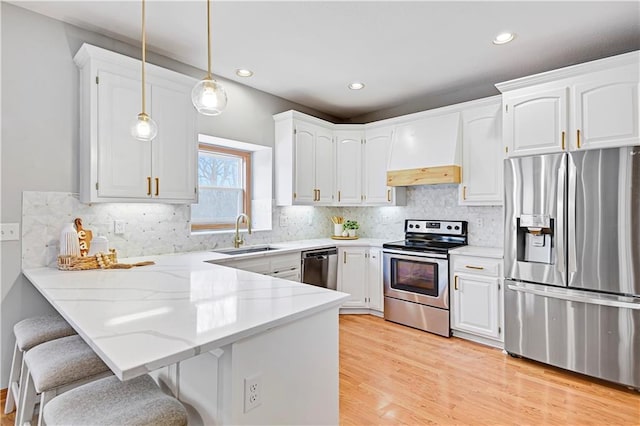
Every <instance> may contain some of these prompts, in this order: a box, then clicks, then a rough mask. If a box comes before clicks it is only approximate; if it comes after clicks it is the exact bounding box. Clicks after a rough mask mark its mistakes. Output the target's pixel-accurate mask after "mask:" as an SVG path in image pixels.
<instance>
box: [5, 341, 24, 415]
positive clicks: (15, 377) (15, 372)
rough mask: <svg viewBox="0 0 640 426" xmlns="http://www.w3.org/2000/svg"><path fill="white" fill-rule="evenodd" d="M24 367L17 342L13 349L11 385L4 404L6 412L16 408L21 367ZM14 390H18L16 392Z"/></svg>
mask: <svg viewBox="0 0 640 426" xmlns="http://www.w3.org/2000/svg"><path fill="white" fill-rule="evenodd" d="M21 368H22V351H21V350H20V349H18V344H17V343H16V345H15V348H14V350H13V360H12V361H11V373H9V386H8V389H7V400H6V402H5V404H4V413H5V414H9V413H10V412H12V411H13V409H14V408H16V398H17V397H18V394H17V392H18V390H19V389H20V387H19V385H18V382H19V381H20V369H21ZM14 392H16V393H15V394H14Z"/></svg>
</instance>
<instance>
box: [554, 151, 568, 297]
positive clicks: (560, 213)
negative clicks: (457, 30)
mask: <svg viewBox="0 0 640 426" xmlns="http://www.w3.org/2000/svg"><path fill="white" fill-rule="evenodd" d="M566 176H567V165H566V156H565V157H564V158H563V159H562V162H561V163H560V167H559V168H558V192H557V197H558V199H557V213H556V222H555V228H556V229H555V231H556V247H557V252H556V258H557V262H556V268H557V269H558V272H559V273H560V276H562V278H563V281H564V282H565V284H564V285H567V284H566V283H567V280H566V276H565V272H566V265H565V250H566V247H565V241H566V234H565V230H564V221H565V213H564V212H565V186H566V181H567V180H566Z"/></svg>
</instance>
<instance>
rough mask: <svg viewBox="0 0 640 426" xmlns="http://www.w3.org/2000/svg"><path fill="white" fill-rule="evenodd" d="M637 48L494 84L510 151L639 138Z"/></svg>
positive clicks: (618, 143) (608, 143)
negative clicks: (500, 95) (501, 101)
mask: <svg viewBox="0 0 640 426" xmlns="http://www.w3.org/2000/svg"><path fill="white" fill-rule="evenodd" d="M639 76H640V52H631V53H627V54H624V55H619V56H614V57H611V58H606V59H601V60H598V61H593V62H588V63H586V64H580V65H576V66H572V67H568V68H562V69H559V70H555V71H550V72H547V73H543V74H538V75H534V76H530V77H525V78H521V79H518V80H513V81H509V82H505V83H501V84H498V85H496V86H497V87H498V89H500V91H501V92H502V93H503V129H504V130H503V136H504V143H505V150H506V152H507V155H508V156H521V155H531V154H543V153H553V152H562V151H565V150H580V149H596V148H611V147H618V146H625V145H636V144H638V143H640V134H639V131H638V120H639V119H638V117H639V109H638V98H639V93H640V77H639Z"/></svg>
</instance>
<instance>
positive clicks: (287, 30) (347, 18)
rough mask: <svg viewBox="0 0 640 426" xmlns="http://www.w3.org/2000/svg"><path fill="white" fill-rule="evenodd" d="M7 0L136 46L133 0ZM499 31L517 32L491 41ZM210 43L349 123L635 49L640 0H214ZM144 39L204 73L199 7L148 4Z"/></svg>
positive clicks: (221, 66) (227, 66)
mask: <svg viewBox="0 0 640 426" xmlns="http://www.w3.org/2000/svg"><path fill="white" fill-rule="evenodd" d="M10 3H13V4H15V5H18V6H20V7H23V8H26V9H29V10H32V11H35V12H38V13H41V14H44V15H47V16H50V17H53V18H56V19H58V20H61V21H65V22H68V23H70V24H74V25H76V26H79V27H81V28H85V29H89V30H92V31H95V32H98V33H101V34H104V35H107V36H110V37H113V38H115V39H118V40H121V41H124V42H128V43H131V44H134V45H139V44H140V38H141V37H140V3H139V2H138V1H124V2H122V1H121V2H118V1H10ZM503 31H511V32H515V33H516V34H517V36H516V39H515V40H514V41H513V42H511V43H509V44H506V45H494V44H493V43H492V40H493V38H494V37H495V35H496V34H498V33H500V32H503ZM212 38H213V72H214V74H216V75H218V76H222V77H225V78H228V79H231V80H235V81H238V82H240V83H242V84H245V85H247V86H251V87H254V88H256V89H260V90H262V91H265V92H268V93H272V94H274V95H277V96H280V97H282V98H285V99H288V100H291V101H294V102H297V103H300V104H303V105H306V106H308V107H310V108H314V109H316V110H318V111H321V112H324V113H325V114H329V115H331V116H334V117H336V118H340V119H345V120H347V119H350V118H354V117H358V116H362V115H364V114H368V113H372V112H374V111H378V110H384V109H390V108H397V107H398V106H401V105H403V104H406V103H411V102H414V103H415V102H422V103H423V104H425V105H429V106H430V107H436V106H442V105H447V104H451V103H456V102H462V101H466V100H471V99H476V98H479V97H483V96H490V95H493V94H497V93H498V92H497V90H496V89H495V87H494V86H493V85H494V84H495V83H498V82H501V81H505V80H509V79H513V78H517V77H522V76H525V75H530V74H533V73H537V72H542V71H547V70H551V69H555V68H559V67H563V66H566V65H572V64H576V63H580V62H585V61H589V60H593V59H599V58H602V57H606V56H611V55H615V54H619V53H624V52H628V51H631V50H637V49H640V2H638V1H626V2H614V1H602V2H599V1H585V2H579V1H570V2H558V1H553V2H540V1H534V2H524V1H507V2H504V1H503V2H485V1H472V2H457V1H446V2H436V1H422V2H419V1H413V2H399V1H375V2H363V1H322V2H309V1H296V2H293V1H288V2H271V1H258V2H247V1H215V2H213V3H212ZM147 43H148V49H149V50H150V51H153V52H156V53H159V54H162V55H164V56H167V57H170V58H173V59H176V60H178V61H180V62H184V63H186V64H189V65H193V66H195V67H197V68H200V69H203V70H206V67H207V65H206V64H207V55H206V52H207V50H206V2H205V1H203V0H200V1H161V0H147ZM237 68H249V69H251V70H253V71H254V73H255V74H254V76H253V77H251V78H240V77H237V76H236V75H235V70H236V69H237ZM352 81H361V82H363V83H365V85H366V87H365V88H364V89H363V90H360V91H353V90H350V89H348V88H347V85H348V84H349V83H350V82H352ZM231 101H232V100H231V99H230V102H231Z"/></svg>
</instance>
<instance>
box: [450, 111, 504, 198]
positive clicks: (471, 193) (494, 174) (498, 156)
mask: <svg viewBox="0 0 640 426" xmlns="http://www.w3.org/2000/svg"><path fill="white" fill-rule="evenodd" d="M500 107H501V105H500V103H496V104H495V105H490V106H485V107H480V108H474V109H472V110H469V111H464V112H463V128H462V185H461V186H460V204H465V205H501V204H502V174H503V171H502V169H503V167H502V131H501V126H500V125H501V120H500V109H501V108H500Z"/></svg>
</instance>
